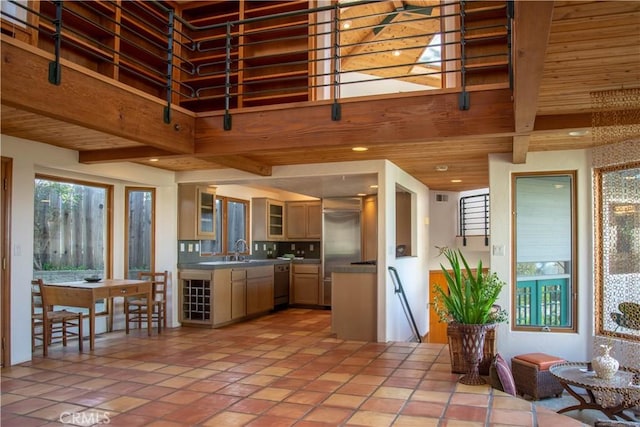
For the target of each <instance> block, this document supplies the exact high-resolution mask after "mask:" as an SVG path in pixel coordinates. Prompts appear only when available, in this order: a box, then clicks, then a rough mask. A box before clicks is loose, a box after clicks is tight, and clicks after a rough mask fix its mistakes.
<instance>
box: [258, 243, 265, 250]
mask: <svg viewBox="0 0 640 427" xmlns="http://www.w3.org/2000/svg"><path fill="white" fill-rule="evenodd" d="M256 250H258V246H257V245H256ZM262 250H263V251H266V250H267V244H266V243H263V244H262Z"/></svg>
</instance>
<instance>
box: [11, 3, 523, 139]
mask: <svg viewBox="0 0 640 427" xmlns="http://www.w3.org/2000/svg"><path fill="white" fill-rule="evenodd" d="M35 4H37V5H38V7H37V8H35V9H32V8H30V7H28V6H27V2H25V1H20V0H8V1H6V2H3V10H2V32H3V33H5V34H9V35H14V36H15V32H16V31H19V30H21V29H22V30H24V31H26V32H31V33H32V34H37V45H38V46H39V47H41V48H42V49H45V50H48V51H51V52H53V53H54V54H55V57H56V59H55V60H54V61H53V62H52V64H51V66H50V72H49V80H50V81H51V83H53V84H60V83H61V81H62V79H63V78H64V77H63V76H62V75H61V68H60V58H66V59H69V60H71V61H73V62H77V63H79V64H80V65H84V66H86V67H87V68H89V69H92V70H93V71H96V72H98V73H101V74H104V75H107V76H108V77H112V78H114V79H117V80H119V81H121V82H123V83H125V84H129V85H130V86H133V87H136V88H137V89H140V90H143V91H145V92H148V93H151V94H153V95H154V96H157V97H159V98H162V99H166V101H167V107H166V109H165V117H164V119H165V121H169V120H170V110H171V105H172V103H177V104H179V105H181V106H182V107H184V108H187V109H191V110H192V111H213V110H224V111H225V112H226V115H225V128H230V127H231V118H230V111H231V110H233V109H237V108H244V107H251V106H264V105H270V104H276V103H284V102H297V101H316V100H334V109H333V112H332V118H333V119H334V120H339V119H340V109H339V105H338V101H339V100H340V99H344V98H349V97H354V96H369V95H379V94H389V93H400V92H409V91H420V90H434V89H436V90H437V89H445V88H456V89H458V90H459V91H460V92H461V97H460V108H461V109H468V108H469V107H470V101H469V93H468V92H467V89H468V88H469V87H471V86H474V85H486V84H492V83H498V84H502V83H506V84H508V83H509V81H510V72H511V52H510V46H511V21H512V16H511V15H512V7H511V3H510V2H509V1H504V2H493V3H492V2H465V1H447V0H443V1H442V2H440V3H439V4H436V5H432V6H428V7H418V6H411V5H406V4H405V5H404V6H403V7H400V8H396V7H394V6H393V4H394V3H391V2H378V1H354V2H349V3H344V4H341V3H338V2H331V3H330V4H328V5H326V6H321V7H316V8H311V9H309V8H307V2H295V1H289V2H264V3H261V2H235V1H234V2H221V3H217V4H216V6H215V7H217V9H215V10H214V9H213V7H214V6H211V9H206V8H205V9H203V10H200V9H198V10H197V12H190V10H191V9H185V10H183V11H181V14H177V13H175V12H174V10H173V9H171V8H169V7H167V6H166V3H161V2H158V1H123V2H116V1H113V0H105V1H82V2H80V1H57V0H56V1H51V0H43V1H41V2H38V3H35ZM240 5H243V6H240ZM246 5H251V6H246ZM380 5H384V6H385V7H386V9H384V11H380V10H382V9H381V6H380ZM478 5H480V6H478ZM5 6H11V7H5ZM239 7H244V8H246V10H244V13H243V14H240V13H239V9H238V8H239ZM250 7H252V8H254V9H250ZM271 11H273V12H275V13H270V12H271ZM241 16H243V18H244V19H240V17H241ZM32 43H33V44H35V43H36V42H32Z"/></svg>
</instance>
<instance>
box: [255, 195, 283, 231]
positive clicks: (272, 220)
mask: <svg viewBox="0 0 640 427" xmlns="http://www.w3.org/2000/svg"><path fill="white" fill-rule="evenodd" d="M284 224H285V208H284V202H280V201H277V200H272V199H266V198H254V199H251V238H252V240H254V241H279V240H284V231H285V230H284Z"/></svg>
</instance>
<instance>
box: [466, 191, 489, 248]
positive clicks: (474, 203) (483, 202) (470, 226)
mask: <svg viewBox="0 0 640 427" xmlns="http://www.w3.org/2000/svg"><path fill="white" fill-rule="evenodd" d="M459 215H460V224H459V235H460V236H461V237H462V244H463V246H467V237H468V236H484V245H485V246H489V194H479V195H474V196H466V197H461V198H460V207H459Z"/></svg>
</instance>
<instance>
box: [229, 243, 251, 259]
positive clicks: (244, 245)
mask: <svg viewBox="0 0 640 427" xmlns="http://www.w3.org/2000/svg"><path fill="white" fill-rule="evenodd" d="M233 248H234V250H235V257H236V261H241V260H240V252H248V251H249V245H248V244H247V241H246V240H244V239H238V240H236V243H235V244H234V245H233ZM240 248H242V251H241V250H240Z"/></svg>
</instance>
